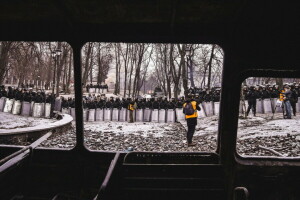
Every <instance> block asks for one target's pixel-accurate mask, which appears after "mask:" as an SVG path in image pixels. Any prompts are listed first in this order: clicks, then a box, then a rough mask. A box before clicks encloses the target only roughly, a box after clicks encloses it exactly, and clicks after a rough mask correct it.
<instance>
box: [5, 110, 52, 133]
mask: <svg viewBox="0 0 300 200" xmlns="http://www.w3.org/2000/svg"><path fill="white" fill-rule="evenodd" d="M56 121H57V120H56V119H44V118H34V117H23V116H20V115H13V114H11V113H4V112H0V130H1V129H16V128H25V127H34V126H38V125H42V124H43V125H45V126H47V124H50V123H54V122H56Z"/></svg>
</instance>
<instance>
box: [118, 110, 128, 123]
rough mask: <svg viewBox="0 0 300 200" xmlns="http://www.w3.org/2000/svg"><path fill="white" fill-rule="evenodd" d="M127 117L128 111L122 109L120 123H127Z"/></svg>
mask: <svg viewBox="0 0 300 200" xmlns="http://www.w3.org/2000/svg"><path fill="white" fill-rule="evenodd" d="M126 116H127V109H125V108H122V109H121V110H120V112H119V121H120V122H125V121H126Z"/></svg>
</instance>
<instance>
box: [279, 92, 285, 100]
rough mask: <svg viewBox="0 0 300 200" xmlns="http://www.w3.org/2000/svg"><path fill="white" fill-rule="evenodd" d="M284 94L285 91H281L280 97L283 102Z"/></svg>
mask: <svg viewBox="0 0 300 200" xmlns="http://www.w3.org/2000/svg"><path fill="white" fill-rule="evenodd" d="M283 92H285V91H284V90H281V93H280V95H279V101H283V100H284V99H283V97H284V95H283V94H282V93H283Z"/></svg>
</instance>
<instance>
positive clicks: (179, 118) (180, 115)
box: [176, 108, 185, 122]
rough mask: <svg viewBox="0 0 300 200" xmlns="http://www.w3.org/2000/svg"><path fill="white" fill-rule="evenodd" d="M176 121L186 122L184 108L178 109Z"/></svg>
mask: <svg viewBox="0 0 300 200" xmlns="http://www.w3.org/2000/svg"><path fill="white" fill-rule="evenodd" d="M176 119H177V121H178V122H181V121H184V120H185V114H184V113H183V110H182V108H176Z"/></svg>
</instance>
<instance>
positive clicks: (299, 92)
mask: <svg viewBox="0 0 300 200" xmlns="http://www.w3.org/2000/svg"><path fill="white" fill-rule="evenodd" d="M285 86H288V87H289V88H290V89H291V95H290V97H289V101H290V103H291V108H292V110H293V114H294V116H296V112H300V104H299V103H298V101H299V99H300V88H299V85H298V84H296V83H291V84H289V83H286V84H284V86H283V87H285ZM283 94H284V90H283V88H282V89H280V88H279V87H278V85H272V86H271V85H256V86H254V85H251V86H244V87H243V88H242V91H241V101H240V113H242V114H246V116H247V115H248V114H249V112H250V110H252V113H253V115H254V116H255V115H256V113H260V114H268V113H273V114H274V113H284V112H285V110H284V106H283V101H284V99H283Z"/></svg>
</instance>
